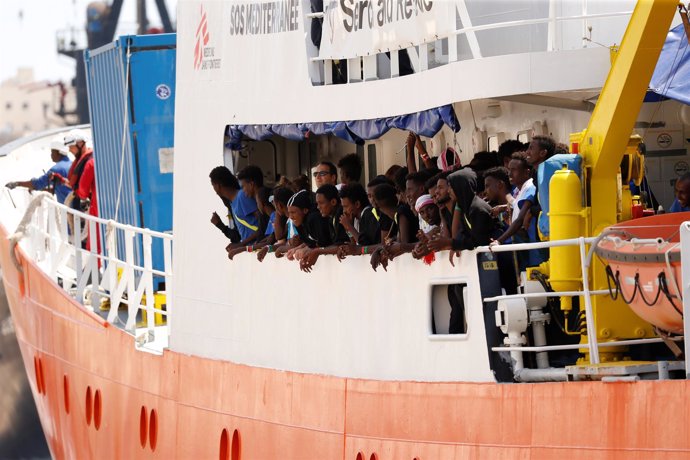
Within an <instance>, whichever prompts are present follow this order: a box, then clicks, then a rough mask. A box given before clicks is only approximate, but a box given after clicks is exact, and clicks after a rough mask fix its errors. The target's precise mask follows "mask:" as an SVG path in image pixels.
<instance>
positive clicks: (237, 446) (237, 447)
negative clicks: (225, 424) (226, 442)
mask: <svg viewBox="0 0 690 460" xmlns="http://www.w3.org/2000/svg"><path fill="white" fill-rule="evenodd" d="M241 455H242V439H240V432H239V431H237V430H235V431H234V432H233V433H232V452H231V457H230V459H231V460H240V458H241Z"/></svg>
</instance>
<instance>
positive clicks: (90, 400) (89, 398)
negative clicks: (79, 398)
mask: <svg viewBox="0 0 690 460" xmlns="http://www.w3.org/2000/svg"><path fill="white" fill-rule="evenodd" d="M92 411H93V398H92V396H91V387H86V402H85V412H86V424H87V425H91V414H92Z"/></svg>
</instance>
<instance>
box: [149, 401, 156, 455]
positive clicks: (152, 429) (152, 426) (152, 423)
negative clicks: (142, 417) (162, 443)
mask: <svg viewBox="0 0 690 460" xmlns="http://www.w3.org/2000/svg"><path fill="white" fill-rule="evenodd" d="M156 444H158V413H157V412H156V410H155V409H151V417H150V418H149V447H151V451H152V452H153V451H155V450H156Z"/></svg>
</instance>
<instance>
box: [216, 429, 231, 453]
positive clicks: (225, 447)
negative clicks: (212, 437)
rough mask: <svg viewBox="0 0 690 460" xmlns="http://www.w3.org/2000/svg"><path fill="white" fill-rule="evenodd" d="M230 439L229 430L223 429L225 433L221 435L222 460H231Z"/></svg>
mask: <svg viewBox="0 0 690 460" xmlns="http://www.w3.org/2000/svg"><path fill="white" fill-rule="evenodd" d="M228 438H229V436H228V430H227V429H225V428H223V432H222V433H221V434H220V455H219V458H220V460H230V440H229V439H228Z"/></svg>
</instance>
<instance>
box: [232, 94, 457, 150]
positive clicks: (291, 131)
mask: <svg viewBox="0 0 690 460" xmlns="http://www.w3.org/2000/svg"><path fill="white" fill-rule="evenodd" d="M444 124H445V125H448V127H449V128H450V129H452V130H453V131H454V132H458V131H460V123H459V122H458V119H457V117H456V115H455V110H453V106H452V105H450V104H448V105H444V106H441V107H436V108H433V109H429V110H424V111H422V112H417V113H410V114H407V115H398V116H395V117H388V118H376V119H373V120H351V121H333V122H321V123H297V124H284V125H230V126H228V129H227V134H228V136H229V137H230V142H229V145H228V146H229V147H230V148H231V149H233V150H239V149H240V148H241V141H242V137H243V136H246V137H248V138H250V139H254V140H256V141H263V140H266V139H268V138H270V137H272V136H281V137H284V138H286V139H290V140H294V141H301V140H304V139H306V138H308V137H309V136H310V135H312V134H314V135H321V134H333V135H334V136H337V137H339V138H341V139H345V140H346V141H348V142H352V143H355V144H363V143H364V141H365V140H371V139H378V138H379V137H381V136H383V135H384V134H386V133H387V132H388V131H389V130H390V129H391V128H397V129H401V130H405V131H412V132H414V133H417V134H419V135H420V136H424V137H433V136H435V135H436V133H438V132H439V131H440V130H441V128H442V127H443V125H444Z"/></svg>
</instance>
